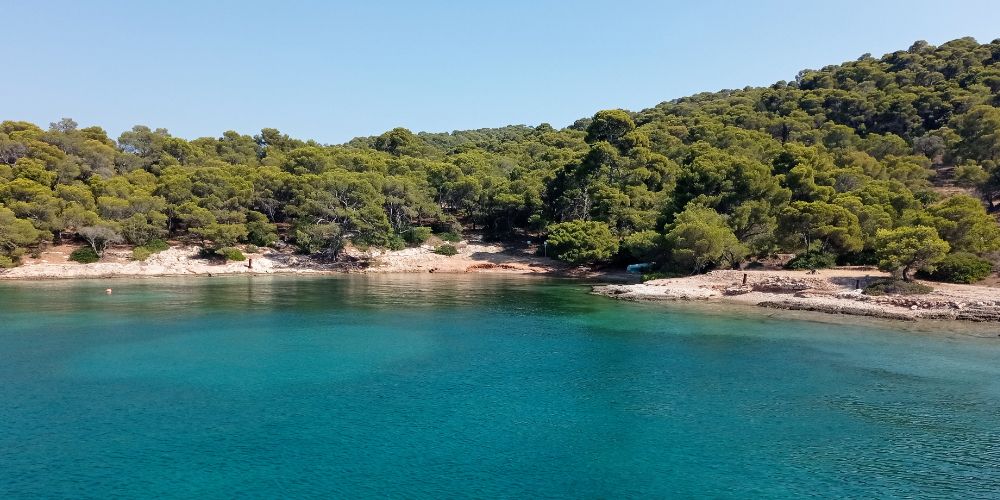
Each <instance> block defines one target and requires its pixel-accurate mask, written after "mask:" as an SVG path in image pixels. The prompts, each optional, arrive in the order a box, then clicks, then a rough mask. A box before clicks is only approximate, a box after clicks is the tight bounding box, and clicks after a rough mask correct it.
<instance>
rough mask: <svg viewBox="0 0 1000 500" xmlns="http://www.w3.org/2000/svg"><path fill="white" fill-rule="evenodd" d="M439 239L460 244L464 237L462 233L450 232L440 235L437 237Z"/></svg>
mask: <svg viewBox="0 0 1000 500" xmlns="http://www.w3.org/2000/svg"><path fill="white" fill-rule="evenodd" d="M437 237H438V238H441V239H442V240H443V241H447V242H449V243H458V242H459V241H462V235H461V234H460V233H457V232H455V231H448V232H446V233H440V234H438V235H437Z"/></svg>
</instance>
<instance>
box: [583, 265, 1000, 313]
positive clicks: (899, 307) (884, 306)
mask: <svg viewBox="0 0 1000 500" xmlns="http://www.w3.org/2000/svg"><path fill="white" fill-rule="evenodd" d="M884 277H886V275H885V274H884V273H880V272H878V271H874V270H865V269H829V270H823V271H818V272H816V273H815V274H808V273H807V272H805V271H783V270H774V271H735V270H724V271H712V272H710V273H707V274H704V275H698V276H689V277H684V278H671V279H659V280H652V281H648V282H646V283H642V284H634V285H602V286H597V287H594V293H597V294H600V295H605V296H608V297H613V298H616V299H623V300H644V301H684V300H700V301H718V302H730V303H739V304H748V305H755V306H759V307H766V308H771V309H785V310H794V311H815V312H823V313H830V314H848V315H854V316H870V317H877V318H885V319H894V320H905V321H916V320H919V319H935V320H963V321H976V322H1000V289H997V288H991V287H983V286H974V285H954V284H945V283H931V284H930V285H931V286H932V287H933V288H934V291H932V292H930V293H927V294H922V295H908V296H897V295H883V296H870V295H866V294H864V293H862V291H861V288H863V287H865V286H867V285H868V284H870V283H871V282H872V281H873V280H876V279H881V278H884Z"/></svg>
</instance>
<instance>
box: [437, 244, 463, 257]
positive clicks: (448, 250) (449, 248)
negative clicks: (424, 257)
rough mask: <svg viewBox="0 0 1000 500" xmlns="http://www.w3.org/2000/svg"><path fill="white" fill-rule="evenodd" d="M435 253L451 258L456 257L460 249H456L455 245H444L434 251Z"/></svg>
mask: <svg viewBox="0 0 1000 500" xmlns="http://www.w3.org/2000/svg"><path fill="white" fill-rule="evenodd" d="M434 253H436V254H438V255H444V256H448V257H451V256H452V255H455V254H457V253H458V249H457V248H455V245H448V244H444V245H441V246H439V247H437V248H435V249H434Z"/></svg>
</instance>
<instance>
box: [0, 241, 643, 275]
mask: <svg viewBox="0 0 1000 500" xmlns="http://www.w3.org/2000/svg"><path fill="white" fill-rule="evenodd" d="M455 246H456V248H457V250H458V253H457V254H456V255H453V256H444V255H438V254H436V253H434V247H433V246H430V245H423V246H419V247H412V248H405V249H402V250H395V251H390V250H367V251H360V250H357V249H354V248H348V249H346V250H345V252H344V256H345V258H346V260H345V261H341V262H325V261H321V260H318V259H314V258H311V257H309V256H304V255H297V254H293V253H289V252H282V251H278V250H274V249H270V248H265V249H261V250H259V251H258V252H256V253H245V256H246V257H247V259H248V260H244V261H238V262H220V261H213V260H210V259H203V258H199V257H198V253H199V251H200V250H201V248H200V247H197V246H172V247H170V248H169V249H167V250H164V251H162V252H158V253H155V254H153V255H151V256H150V257H149V258H148V259H146V260H145V261H134V260H132V259H131V250H130V249H125V248H115V249H108V250H107V251H106V252H105V255H104V256H103V257H102V259H101V260H100V261H98V262H95V263H90V264H80V263H77V262H73V261H70V260H69V254H70V253H72V251H73V250H75V249H76V248H79V246H78V245H77V246H71V245H61V246H57V247H53V248H51V249H48V250H47V251H45V252H42V253H41V254H40V255H39V256H38V257H37V258H32V259H26V262H25V263H24V264H22V265H21V266H18V267H15V268H12V269H0V281H33V280H72V279H118V278H153V277H184V276H238V275H255V276H256V275H313V276H315V275H331V274H413V273H440V274H525V275H539V276H553V277H580V278H594V277H602V278H606V279H607V280H608V281H617V282H621V281H628V278H627V277H626V276H627V275H626V274H625V273H624V272H622V273H601V272H593V271H590V270H587V269H585V268H576V267H572V266H569V265H567V264H564V263H562V262H559V261H556V260H554V259H549V258H545V257H539V256H537V255H535V254H534V251H533V250H534V249H533V248H530V247H529V248H523V249H521V248H512V247H507V246H503V245H500V244H486V243H481V242H461V243H458V244H456V245H455ZM251 263H252V267H251Z"/></svg>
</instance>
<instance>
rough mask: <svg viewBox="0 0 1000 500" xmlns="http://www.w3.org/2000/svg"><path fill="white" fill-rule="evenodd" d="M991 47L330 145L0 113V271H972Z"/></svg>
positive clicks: (937, 50)
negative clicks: (424, 257) (420, 262)
mask: <svg viewBox="0 0 1000 500" xmlns="http://www.w3.org/2000/svg"><path fill="white" fill-rule="evenodd" d="M998 107H1000V40H994V41H993V42H991V43H986V44H980V43H978V42H977V41H976V40H974V39H971V38H963V39H958V40H954V41H951V42H948V43H945V44H943V45H941V46H932V45H930V44H928V43H926V42H916V43H914V44H913V45H912V46H911V47H909V48H908V49H906V50H900V51H897V52H893V53H890V54H886V55H884V56H882V57H881V58H876V57H873V56H871V55H869V54H865V55H863V56H861V57H859V58H858V59H857V60H855V61H850V62H845V63H843V64H839V65H832V66H827V67H824V68H822V69H819V70H804V71H801V72H800V73H799V74H798V75H796V76H795V78H794V79H793V80H791V81H779V82H777V83H775V84H773V85H771V86H769V87H753V88H751V87H747V88H743V89H736V90H723V91H720V92H713V93H702V94H697V95H693V96H690V97H685V98H681V99H676V100H672V101H668V102H663V103H660V104H658V105H656V106H655V107H652V108H649V109H645V110H642V111H639V112H630V111H625V110H618V109H616V110H604V111H599V112H597V113H596V114H594V115H593V116H592V117H590V118H584V119H580V120H578V121H576V122H575V123H573V124H571V125H569V126H567V127H565V128H561V129H557V128H555V127H552V126H551V125H549V124H544V123H543V124H541V125H538V126H524V125H514V126H507V127H503V128H495V129H480V130H467V131H455V132H451V133H412V132H411V131H409V130H407V129H404V128H395V129H393V130H390V131H387V132H385V133H383V134H381V135H378V136H374V137H361V138H356V139H354V140H351V141H350V142H347V143H345V144H340V145H325V144H320V143H317V142H315V141H311V140H301V139H295V138H292V137H289V136H287V135H285V134H283V133H281V132H280V131H278V130H276V129H271V128H265V129H263V130H261V131H260V133H258V134H256V135H252V136H251V135H242V134H239V133H236V132H233V131H228V132H224V133H223V134H222V136H221V137H203V138H197V139H193V140H186V139H183V138H179V137H174V136H172V135H171V134H170V133H169V132H168V131H167V130H165V129H162V128H150V127H147V126H142V125H137V126H135V127H133V128H132V129H131V130H128V131H125V132H124V133H122V134H121V135H120V136H119V137H118V138H117V139H113V138H111V137H109V136H108V134H107V133H106V132H105V130H103V129H102V128H100V127H98V126H87V127H81V126H80V125H78V124H77V123H76V122H75V121H73V120H72V119H69V118H64V119H62V120H60V121H58V122H55V123H51V124H50V125H49V126H48V128H47V129H45V128H42V127H39V126H37V125H35V124H32V123H27V122H23V121H4V122H2V123H0V266H2V267H12V266H16V265H18V263H19V262H20V261H21V260H22V258H23V257H24V256H25V255H28V254H31V253H36V252H38V251H40V249H43V248H45V247H46V246H47V245H52V244H54V243H59V242H68V241H76V242H80V243H81V244H85V245H86V247H85V248H89V251H90V252H92V253H93V254H94V255H93V256H92V257H99V256H100V254H101V253H102V252H103V251H104V249H105V248H106V247H108V246H109V245H130V246H133V247H135V248H137V249H139V250H141V251H138V252H136V253H135V255H136V256H137V258H144V256H147V255H148V254H149V253H150V252H152V251H156V249H157V248H161V247H162V245H163V242H164V241H186V242H190V243H196V244H198V245H201V246H203V247H204V248H205V249H206V252H207V253H209V254H211V253H216V254H218V255H222V256H225V255H227V254H230V253H231V250H232V249H234V248H239V247H240V246H246V245H254V246H274V245H279V246H283V247H287V248H295V249H296V250H297V251H299V252H302V253H305V254H312V255H315V256H316V257H317V258H323V259H330V260H335V259H337V258H338V257H339V256H340V255H341V251H342V250H343V249H344V248H345V246H346V245H354V246H358V247H385V248H393V249H398V248H403V247H405V246H407V245H415V244H419V243H421V242H423V241H425V240H426V239H427V238H428V237H429V235H431V234H439V235H447V236H448V237H451V238H454V237H455V236H456V235H458V234H460V233H461V232H463V231H466V232H468V231H475V232H482V233H483V234H484V235H485V236H486V237H487V238H490V239H496V240H505V239H506V240H513V239H518V240H524V239H526V238H527V239H534V240H545V241H546V242H547V247H548V252H549V254H550V255H554V256H556V257H557V258H559V259H562V260H565V261H568V262H572V263H575V264H583V265H591V266H606V265H616V266H617V265H623V264H627V263H633V262H655V263H656V264H655V265H656V268H657V269H658V270H660V271H662V272H665V273H683V274H690V273H697V272H703V271H706V270H709V269H713V268H722V267H727V268H728V267H734V266H739V265H741V264H744V265H745V264H746V263H747V262H750V261H752V260H753V259H756V258H762V257H766V256H769V255H775V254H778V253H786V254H788V253H790V254H796V257H795V259H794V260H792V261H791V262H790V263H789V266H790V267H793V268H795V267H797V268H803V269H804V268H815V267H825V266H832V265H837V264H840V265H845V264H854V265H879V266H880V267H881V268H883V269H886V270H891V271H893V272H895V273H897V275H899V276H900V277H901V278H903V279H911V278H912V276H914V275H915V274H916V273H926V274H928V275H930V276H934V275H935V273H936V275H938V276H939V277H941V279H949V280H953V281H974V280H976V279H980V278H982V277H983V276H985V274H988V273H989V270H990V269H991V268H992V266H993V264H994V262H995V261H996V259H997V256H998V251H1000V226H998V224H997V221H996V219H995V217H994V213H995V212H997V211H998V209H1000V205H998V204H997V198H998V196H1000V108H998Z"/></svg>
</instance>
